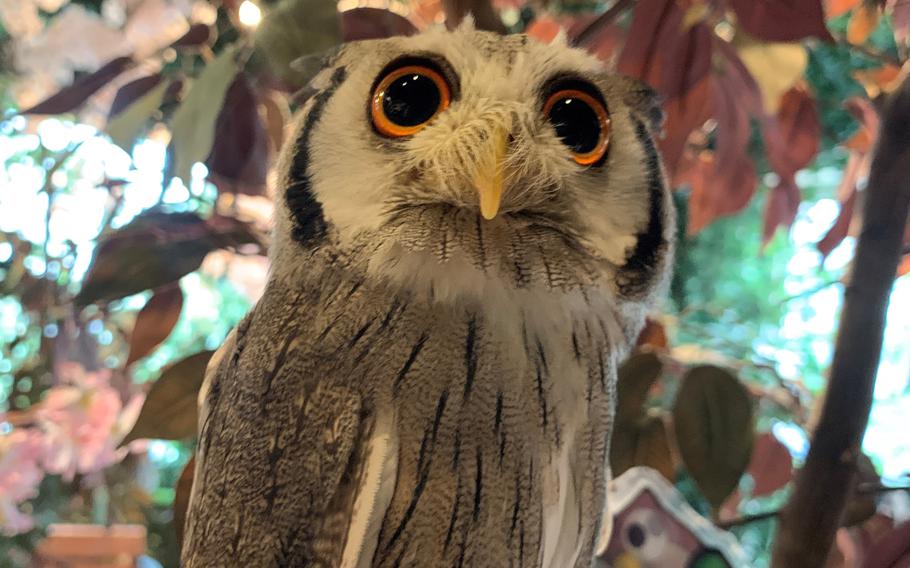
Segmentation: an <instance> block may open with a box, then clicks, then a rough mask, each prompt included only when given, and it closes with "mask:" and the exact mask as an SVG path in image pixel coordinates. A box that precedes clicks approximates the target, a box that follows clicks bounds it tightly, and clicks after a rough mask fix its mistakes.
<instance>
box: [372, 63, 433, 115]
mask: <svg viewBox="0 0 910 568" xmlns="http://www.w3.org/2000/svg"><path fill="white" fill-rule="evenodd" d="M441 99H442V96H441V95H440V93H439V87H437V86H436V83H434V82H433V80H432V79H430V78H429V77H427V76H426V75H420V74H418V73H408V74H406V75H402V76H401V77H399V78H397V79H395V80H394V81H392V83H391V84H390V85H389V86H388V87H387V88H386V90H385V94H383V96H382V110H383V112H385V115H386V118H388V119H389V120H390V121H391V122H393V123H394V124H397V125H399V126H417V125H418V124H423V123H424V122H426V121H428V120H430V119H431V118H433V115H434V114H436V110H437V109H439V103H440V101H441Z"/></svg>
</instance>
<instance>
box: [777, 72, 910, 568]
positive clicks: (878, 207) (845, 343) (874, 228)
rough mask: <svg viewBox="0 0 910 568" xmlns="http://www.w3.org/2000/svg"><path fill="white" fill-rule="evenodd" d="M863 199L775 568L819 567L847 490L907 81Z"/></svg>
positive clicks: (900, 181) (883, 267)
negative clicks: (821, 389)
mask: <svg viewBox="0 0 910 568" xmlns="http://www.w3.org/2000/svg"><path fill="white" fill-rule="evenodd" d="M866 194H867V195H866V207H865V212H864V214H863V225H862V231H861V233H860V235H859V239H858V242H857V246H856V256H855V259H854V262H853V270H852V277H851V280H850V283H849V284H848V285H847V287H846V290H845V293H844V308H843V313H842V314H841V321H840V328H839V330H838V334H837V342H836V346H835V352H834V362H833V363H832V365H831V378H830V380H829V382H828V390H827V394H826V396H825V402H824V406H823V407H822V414H821V419H820V421H819V423H818V427H817V429H816V431H815V434H814V436H813V440H812V446H811V447H810V449H809V455H808V457H807V459H806V464H805V466H803V468H802V469H801V470H800V471H799V473H798V474H797V477H796V484H795V488H794V492H793V495H792V497H791V498H790V502H789V503H788V504H787V506H786V508H785V509H784V511H783V513H782V515H781V521H780V528H779V530H778V534H777V539H776V543H775V547H774V555H773V563H772V566H774V567H776V568H793V567H796V566H798V567H800V568H813V567H816V566H823V565H824V564H825V561H826V560H827V558H828V554H829V551H830V550H831V545H832V543H833V542H834V536H835V532H836V531H837V529H838V526H839V525H840V521H841V515H842V512H843V509H844V505H845V503H846V502H847V498H848V493H849V488H850V487H852V486H853V482H854V476H855V473H856V471H857V467H856V463H857V456H859V455H860V451H861V449H860V448H861V444H862V440H863V433H864V432H865V430H866V423H867V421H868V420H869V411H870V409H871V406H872V393H873V387H874V386H875V374H876V370H877V368H878V364H879V359H880V356H881V349H882V336H883V332H884V326H885V314H886V311H887V307H888V299H889V296H890V293H891V287H892V284H893V283H894V278H895V273H896V271H897V266H898V262H899V260H900V256H901V246H902V237H903V235H904V228H905V227H906V225H907V212H908V209H910V80H905V81H904V83H903V84H902V85H901V87H900V89H899V90H898V91H896V92H895V93H894V94H893V95H892V96H891V98H890V100H888V101H887V103H886V105H885V109H884V111H883V113H882V126H881V132H880V134H879V139H878V144H877V148H876V151H875V157H874V159H873V162H872V169H871V171H870V175H869V185H868V189H867V190H866Z"/></svg>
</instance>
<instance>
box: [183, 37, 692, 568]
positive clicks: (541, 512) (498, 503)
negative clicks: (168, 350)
mask: <svg viewBox="0 0 910 568" xmlns="http://www.w3.org/2000/svg"><path fill="white" fill-rule="evenodd" d="M402 56H410V57H425V58H431V59H432V60H434V61H438V62H439V64H440V66H444V67H445V69H446V70H448V71H449V72H450V73H451V74H452V77H450V78H449V79H450V80H451V81H452V82H453V91H454V93H453V97H452V99H453V100H452V103H451V105H450V106H449V108H448V109H447V110H445V111H444V112H442V113H441V114H439V115H438V116H437V117H435V118H434V119H433V120H432V122H430V123H429V124H428V125H427V126H426V127H425V128H423V129H422V130H421V131H420V132H419V133H417V134H415V135H413V136H410V137H407V139H402V140H389V139H387V138H383V137H382V136H380V135H379V134H378V133H377V132H376V131H375V129H374V128H373V127H372V126H371V124H370V119H369V114H368V112H367V109H368V105H369V100H370V96H371V89H372V88H373V87H374V85H375V82H376V79H377V76H378V74H380V73H381V72H382V70H383V69H384V68H386V66H387V65H388V64H389V63H390V62H392V61H394V60H396V58H400V57H402ZM566 76H568V77H574V78H577V79H579V80H584V81H586V82H587V83H589V84H590V85H591V86H592V88H595V89H597V91H598V92H599V93H600V94H601V95H602V97H603V99H604V101H605V102H606V105H607V107H608V108H609V112H610V118H611V121H612V122H611V127H612V133H611V142H610V148H609V151H608V154H607V156H606V158H605V159H604V160H603V161H602V163H600V164H597V165H595V166H590V167H584V166H579V165H578V164H576V163H575V162H573V161H572V160H571V159H570V158H569V154H568V153H567V149H566V147H565V146H564V145H563V143H562V142H561V141H560V139H559V138H558V137H557V136H556V133H555V131H554V129H553V126H552V125H551V124H549V123H548V122H547V120H546V117H545V116H543V114H542V112H541V105H542V101H541V97H542V96H543V95H542V90H543V89H544V88H545V85H547V84H548V82H550V81H552V80H554V78H558V77H566ZM314 86H315V87H316V88H317V89H318V92H317V93H316V94H315V96H313V97H312V98H311V99H310V100H309V101H308V102H307V104H306V105H305V107H304V109H303V110H302V112H301V116H300V118H299V126H298V128H297V129H296V132H295V134H294V136H293V140H292V142H291V143H290V144H289V145H288V146H289V147H288V149H287V150H286V151H285V153H284V155H283V156H282V159H281V162H280V165H279V168H280V174H281V176H280V179H281V185H280V187H281V188H282V192H281V195H280V196H279V198H278V200H277V205H278V207H277V217H276V229H275V236H274V247H273V250H272V274H271V279H270V283H269V285H268V287H267V289H266V292H265V294H264V296H263V298H262V299H261V300H260V302H259V303H258V304H257V305H256V307H255V308H254V309H253V310H252V311H251V313H250V314H249V315H248V316H247V317H246V318H245V319H244V321H243V322H242V323H241V324H240V325H239V326H238V328H237V329H236V330H235V332H234V334H233V335H232V336H231V338H230V339H229V341H227V342H226V343H225V346H224V347H223V348H222V350H221V352H220V353H219V356H218V357H216V358H215V359H214V360H213V363H212V366H211V368H210V376H209V378H208V379H207V383H206V387H205V389H204V391H203V393H201V405H202V412H201V414H200V436H199V449H198V456H197V469H196V477H195V484H194V488H193V495H192V499H191V506H190V511H189V515H188V520H187V526H186V532H185V535H186V536H185V546H184V550H183V562H184V564H185V565H186V566H188V567H201V566H206V567H209V566H326V567H351V568H364V567H393V566H395V567H397V566H402V567H403V566H434V567H435V566H477V567H496V568H500V567H505V566H516V567H540V566H544V567H548V568H564V567H567V566H578V567H588V566H591V565H592V562H593V557H594V553H595V550H596V547H597V545H598V540H599V539H600V538H602V536H601V533H602V532H604V530H605V527H604V523H606V522H607V519H606V518H605V517H604V510H605V507H606V503H605V485H606V482H607V479H608V477H609V470H608V463H607V460H608V448H609V436H610V431H611V423H612V415H613V406H614V404H615V377H616V367H617V364H618V363H619V362H620V361H621V360H622V358H623V357H624V356H625V355H626V353H627V351H628V349H629V343H630V342H631V341H632V340H633V339H634V337H635V336H636V335H637V333H638V331H639V329H640V328H641V325H642V323H643V320H644V316H645V313H646V312H647V310H648V309H649V308H650V306H651V305H652V303H653V301H654V299H655V298H656V297H657V296H658V295H659V294H660V292H661V289H662V288H663V286H664V285H665V283H666V280H667V276H668V272H669V263H670V259H671V255H672V239H673V231H674V227H673V211H672V203H671V200H670V197H669V193H668V191H667V189H666V186H665V183H664V179H663V174H662V171H661V165H660V161H659V158H658V156H657V152H656V150H655V145H654V142H653V140H652V135H653V133H654V129H655V128H656V126H657V121H658V120H659V111H657V110H656V109H657V107H656V103H655V101H654V98H653V95H651V94H650V92H649V91H648V90H647V89H645V88H643V87H641V86H640V85H638V84H637V83H634V82H633V81H630V80H627V79H624V78H622V77H618V76H615V75H612V74H609V73H606V72H604V71H603V69H602V64H601V63H600V62H599V61H597V60H596V59H595V58H593V57H591V56H589V55H587V54H585V53H583V52H581V51H578V50H573V49H570V48H568V47H566V46H564V45H559V44H553V45H543V44H539V43H537V42H535V41H534V40H532V39H530V38H528V37H526V36H521V35H516V36H497V35H494V34H489V33H484V32H478V31H474V30H472V29H470V28H467V27H462V28H460V29H458V30H456V31H454V32H441V31H439V32H428V33H424V34H421V35H418V36H414V37H409V38H392V39H387V40H381V41H367V42H358V43H354V44H349V45H346V46H345V47H344V48H343V49H342V50H341V51H340V52H339V53H338V54H337V55H335V56H334V57H333V58H332V59H331V61H329V62H327V64H326V67H325V68H324V69H323V70H322V71H321V72H320V74H319V75H318V76H317V77H316V80H315V81H314ZM496 129H500V130H501V129H505V130H506V131H507V132H509V134H510V138H509V147H508V155H507V159H506V162H505V164H506V165H505V168H506V172H507V175H506V177H505V179H506V181H505V187H504V191H503V194H502V203H501V208H500V214H499V215H498V216H497V217H496V218H494V219H492V220H486V219H484V218H482V217H481V216H480V214H479V212H478V204H477V201H478V198H477V191H476V189H475V188H474V187H473V186H472V180H473V179H474V177H475V175H476V173H477V169H478V167H479V166H478V164H477V163H476V162H477V161H478V160H479V158H478V152H479V150H478V149H482V148H483V147H484V146H485V145H486V144H489V143H490V140H491V139H493V138H494V136H493V135H492V132H494V131H495V130H496Z"/></svg>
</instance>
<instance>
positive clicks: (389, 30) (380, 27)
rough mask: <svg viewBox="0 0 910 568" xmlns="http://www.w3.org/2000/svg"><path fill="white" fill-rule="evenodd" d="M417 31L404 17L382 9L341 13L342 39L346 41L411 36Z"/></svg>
mask: <svg viewBox="0 0 910 568" xmlns="http://www.w3.org/2000/svg"><path fill="white" fill-rule="evenodd" d="M417 31H418V30H417V28H416V27H415V26H414V24H412V23H411V22H409V21H408V20H407V19H406V18H404V17H403V16H399V15H398V14H396V13H395V12H390V11H389V10H383V9H382V8H354V9H353V10H347V11H345V12H342V13H341V37H342V39H343V40H344V41H360V40H365V39H384V38H387V37H392V36H409V35H414V34H416V33H417Z"/></svg>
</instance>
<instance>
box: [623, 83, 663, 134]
mask: <svg viewBox="0 0 910 568" xmlns="http://www.w3.org/2000/svg"><path fill="white" fill-rule="evenodd" d="M621 81H622V84H623V97H622V99H623V102H624V103H626V104H627V105H628V106H629V107H630V108H631V109H632V112H634V113H635V114H636V115H637V116H638V117H639V118H640V119H641V120H642V121H643V122H644V123H645V124H646V125H647V126H648V129H649V130H650V131H651V133H652V134H660V133H662V131H663V127H664V120H665V118H666V116H665V115H664V109H663V97H661V96H660V94H659V93H658V92H657V91H655V90H654V89H652V88H651V87H650V86H648V85H647V84H645V83H643V82H641V81H639V80H638V79H633V78H631V77H625V76H622V77H621Z"/></svg>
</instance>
